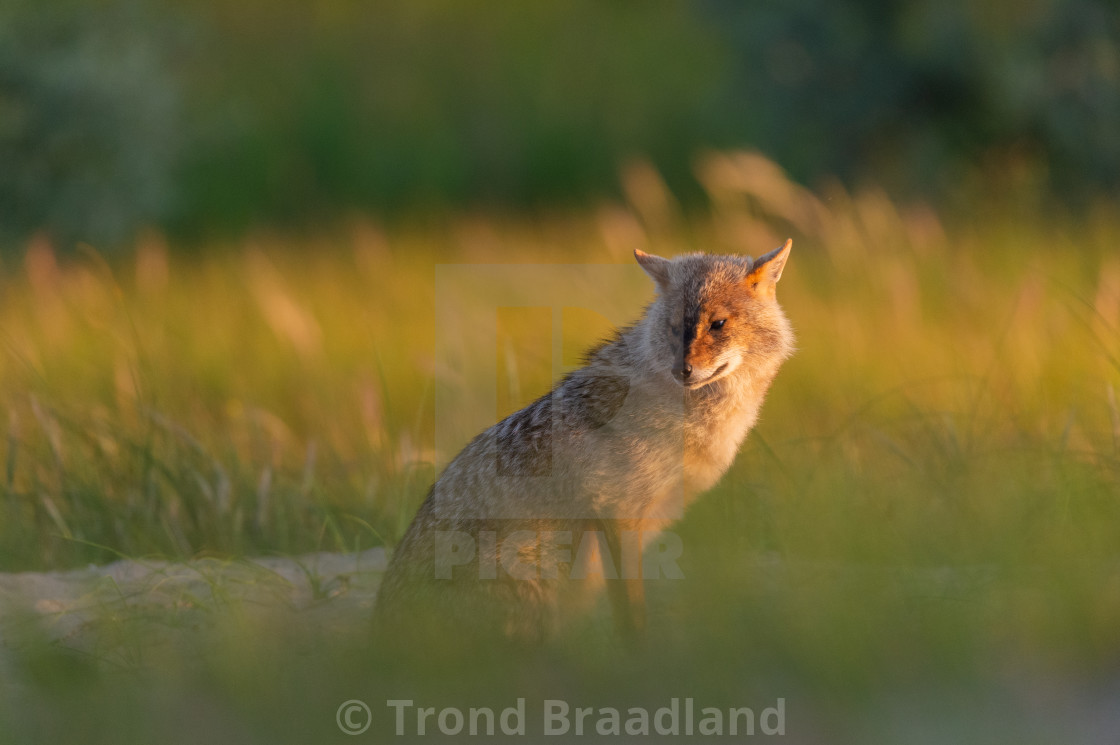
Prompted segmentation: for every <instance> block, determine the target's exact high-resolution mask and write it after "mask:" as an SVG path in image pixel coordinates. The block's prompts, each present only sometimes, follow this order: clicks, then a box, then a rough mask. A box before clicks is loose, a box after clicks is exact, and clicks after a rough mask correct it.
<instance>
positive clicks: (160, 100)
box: [0, 0, 182, 242]
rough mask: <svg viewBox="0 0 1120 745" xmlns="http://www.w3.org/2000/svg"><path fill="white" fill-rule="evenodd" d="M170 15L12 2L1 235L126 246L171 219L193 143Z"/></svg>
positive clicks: (109, 5) (2, 41) (3, 63)
mask: <svg viewBox="0 0 1120 745" xmlns="http://www.w3.org/2000/svg"><path fill="white" fill-rule="evenodd" d="M162 23H163V20H162V19H161V18H160V17H156V16H153V15H152V14H151V13H148V12H143V11H142V9H141V6H140V5H138V4H136V3H125V2H97V3H91V2H76V1H74V0H51V2H49V3H42V2H38V1H37V0H5V1H4V2H3V3H0V238H4V237H6V238H7V239H9V240H10V239H11V238H12V237H13V236H18V235H20V234H24V233H26V232H29V231H32V230H38V229H44V228H45V229H47V230H49V231H50V232H51V233H52V234H54V235H55V236H56V237H57V238H58V239H59V240H61V241H63V242H65V241H69V240H76V239H82V240H88V241H95V242H115V241H120V240H122V239H124V238H126V237H128V236H129V235H130V233H131V232H132V231H133V230H134V229H135V228H136V227H137V226H138V225H141V224H144V223H147V222H155V221H158V220H160V219H162V218H164V217H165V216H166V215H167V214H168V208H169V207H170V202H169V200H170V198H171V196H172V194H173V193H174V189H175V183H174V173H173V169H174V167H175V164H176V157H177V155H178V154H179V153H178V145H179V140H180V137H181V136H182V131H181V126H180V110H179V103H180V102H179V100H178V95H177V86H176V81H175V79H174V77H173V75H172V70H171V68H170V66H169V64H168V62H169V61H168V57H167V47H166V46H165V44H164V42H165V41H166V39H162V38H161V32H160V29H161V24H162Z"/></svg>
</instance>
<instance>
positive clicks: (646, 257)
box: [634, 248, 669, 287]
mask: <svg viewBox="0 0 1120 745" xmlns="http://www.w3.org/2000/svg"><path fill="white" fill-rule="evenodd" d="M634 258H635V259H637V260H638V264H639V265H640V266H641V267H642V269H644V270H645V272H646V274H648V275H649V276H650V277H651V278H652V279H653V281H654V282H656V283H657V285H658V286H659V287H668V286H669V260H668V259H663V258H661V257H660V256H654V255H653V254H647V253H646V252H645V251H643V250H641V249H640V248H635V249H634Z"/></svg>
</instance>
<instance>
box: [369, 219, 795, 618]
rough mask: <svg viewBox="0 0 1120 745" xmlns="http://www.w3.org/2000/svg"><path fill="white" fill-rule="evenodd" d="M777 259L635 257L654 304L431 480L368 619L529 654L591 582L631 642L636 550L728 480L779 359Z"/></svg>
mask: <svg viewBox="0 0 1120 745" xmlns="http://www.w3.org/2000/svg"><path fill="white" fill-rule="evenodd" d="M791 246H792V241H786V243H785V245H783V246H782V247H781V248H778V249H775V250H774V251H771V252H770V253H768V254H766V255H765V256H763V257H761V258H760V259H758V260H755V261H752V260H751V259H750V258H749V257H739V256H713V255H707V254H691V255H686V256H681V257H678V258H675V259H672V260H669V259H663V258H661V257H659V256H653V255H651V254H647V253H644V252H642V251H636V252H635V256H636V258H637V260H638V263H639V264H640V265H641V266H642V268H643V269H644V270H645V271H646V273H647V274H648V275H649V276H650V277H651V278H652V279H653V280H654V282H655V283H656V285H657V296H656V299H655V300H654V302H653V303H652V304H650V305H649V307H648V308H647V309H646V312H645V314H644V315H643V316H642V318H641V319H640V320H639V321H637V323H635V324H634V325H632V326H630V327H629V328H626V329H624V330H623V331H621V332H620V333H618V334H617V335H616V336H615V338H614V339H612V340H610V341H608V342H605V343H604V344H602V345H600V346H599V347H597V348H596V349H594V350H592V351H591V352H590V353H589V354H588V356H587V364H586V365H585V366H584V367H582V368H580V369H578V370H576V371H575V372H573V373H571V374H570V375H568V376H567V377H565V378H564V379H563V380H562V381H560V383H559V384H557V385H556V387H555V388H554V389H553V390H552V391H551V392H550V393H548V394H546V395H544V396H542V397H541V398H539V399H537V400H536V401H535V402H533V403H532V404H530V405H529V406H527V407H525V408H524V409H522V410H521V411H518V412H516V413H514V414H511V415H510V416H508V417H506V418H505V419H504V420H502V421H501V422H498V423H497V424H495V425H494V426H493V427H491V428H490V429H488V430H486V431H485V432H483V433H482V434H480V435H478V436H477V437H476V438H475V439H474V440H473V441H472V442H471V443H470V444H469V445H467V446H466V447H465V448H464V449H463V451H462V452H461V453H459V455H458V456H457V457H456V458H455V459H454V460H453V461H452V462H451V463H450V464H449V465H448V466H447V468H446V469H445V470H444V472H443V474H442V475H441V476H440V477H439V479H438V480H437V481H436V483H435V485H434V486H433V487H432V490H431V492H430V493H429V494H428V498H427V499H426V500H425V501H424V503H423V505H421V507H420V510H419V511H418V513H417V514H416V517H415V519H414V520H413V521H412V525H411V526H410V527H409V529H408V531H407V532H406V534H405V536H404V538H403V539H402V541H401V543H400V545H399V546H398V547H397V549H396V551H395V552H394V554H393V558H392V561H391V563H390V565H389V569H388V571H387V573H386V575H385V578H384V581H383V583H382V586H381V591H380V596H379V598H378V617H379V619H380V620H382V621H385V620H395V621H398V622H403V623H404V624H406V625H408V626H415V625H416V624H418V623H421V621H422V619H433V618H436V619H444V620H447V621H450V622H452V623H459V622H460V621H459V620H458V619H462V622H467V623H470V624H471V625H472V626H473V627H474V628H491V629H497V630H500V631H502V632H504V633H506V634H510V635H513V636H516V637H522V638H524V637H529V638H538V637H541V636H543V635H545V634H547V633H548V632H549V631H550V630H552V628H553V627H554V626H555V623H556V621H557V620H558V619H559V618H560V617H562V616H563V615H564V611H566V610H569V609H570V608H571V607H573V605H574V604H575V602H576V600H577V598H578V597H579V596H584V597H586V596H587V594H588V593H586V592H584V591H582V590H584V589H585V588H588V587H592V586H601V585H602V584H603V582H604V581H605V584H606V586H607V591H608V595H609V597H610V600H611V604H612V606H613V610H614V614H615V619H616V621H617V623H618V625H619V626H620V628H621V629H622V630H624V631H629V632H634V631H639V630H640V629H641V628H642V627H643V625H644V594H643V589H642V587H643V586H642V582H643V576H645V577H646V578H649V574H650V571H649V569H650V567H649V564H648V562H646V561H645V559H643V558H642V552H643V548H645V549H646V556H647V557H648V555H649V554H650V553H651V552H650V551H649V550H648V549H649V548H650V546H649V545H648V544H650V542H651V541H656V540H659V539H658V538H657V536H658V535H659V534H661V533H662V531H663V530H664V529H665V527H666V526H667V525H668V524H669V523H670V522H671V521H672V520H674V519H676V518H677V517H679V516H680V514H681V511H682V510H683V508H684V507H685V506H686V505H687V504H688V503H689V502H690V501H691V500H692V499H694V498H695V497H696V496H697V495H699V494H700V493H701V492H703V491H704V490H706V489H708V488H709V487H711V486H712V485H713V484H715V483H716V481H717V480H718V479H719V478H720V477H721V476H722V475H723V473H724V472H725V471H726V470H727V468H728V466H730V465H731V461H732V460H733V459H734V458H735V454H736V452H737V451H738V448H739V445H740V443H742V441H743V439H744V438H745V437H746V435H747V432H748V431H749V430H750V429H751V427H752V426H753V425H754V423H755V420H756V419H757V417H758V410H759V407H760V406H761V405H762V399H763V397H764V395H765V394H766V390H767V388H768V387H769V386H770V383H771V381H772V380H773V379H774V376H775V374H776V373H777V372H778V368H779V367H780V366H781V364H782V362H783V361H785V360H786V359H787V358H788V357H789V356H790V354H791V353H792V352H793V341H794V339H793V331H792V329H791V328H790V324H789V321H788V320H787V319H786V317H785V315H784V314H783V313H782V310H781V308H780V307H779V306H778V303H777V301H776V299H775V286H776V284H777V282H778V280H779V279H780V278H781V276H782V269H783V268H784V267H785V264H786V259H787V258H788V257H789V252H790V247H791ZM656 569H657V567H656V566H655V567H654V570H655V571H656ZM580 580H584V581H580ZM591 580H598V581H591Z"/></svg>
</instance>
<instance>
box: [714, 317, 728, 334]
mask: <svg viewBox="0 0 1120 745" xmlns="http://www.w3.org/2000/svg"><path fill="white" fill-rule="evenodd" d="M725 323H727V319H726V318H721V319H720V320H718V321H712V325H711V327H710V328H711V329H712V331H719V330H720V329H721V328H723V324H725Z"/></svg>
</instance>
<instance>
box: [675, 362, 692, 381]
mask: <svg viewBox="0 0 1120 745" xmlns="http://www.w3.org/2000/svg"><path fill="white" fill-rule="evenodd" d="M673 375H675V376H676V378H677V380H688V377H689V376H690V375H692V365H691V364H689V363H688V362H682V363H681V364H680V365H678V366H677V369H676V370H673Z"/></svg>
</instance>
